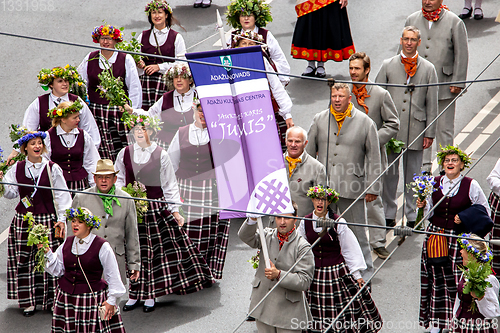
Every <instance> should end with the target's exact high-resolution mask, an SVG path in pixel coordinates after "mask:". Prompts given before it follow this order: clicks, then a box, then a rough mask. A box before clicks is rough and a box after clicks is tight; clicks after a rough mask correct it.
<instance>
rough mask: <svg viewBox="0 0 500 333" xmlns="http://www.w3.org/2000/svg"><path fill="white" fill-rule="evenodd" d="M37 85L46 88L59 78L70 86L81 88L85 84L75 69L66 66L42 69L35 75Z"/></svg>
mask: <svg viewBox="0 0 500 333" xmlns="http://www.w3.org/2000/svg"><path fill="white" fill-rule="evenodd" d="M37 78H38V83H40V84H41V85H42V86H48V85H49V84H51V83H52V82H53V81H54V79H55V78H61V79H63V80H66V81H68V82H69V84H70V85H73V84H75V83H76V84H78V86H82V85H84V84H85V82H83V79H82V77H81V76H80V74H79V73H78V71H77V70H76V67H74V66H71V65H69V64H68V65H66V66H64V67H54V68H52V69H49V68H42V69H41V70H40V72H39V73H38V75H37Z"/></svg>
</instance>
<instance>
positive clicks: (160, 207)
mask: <svg viewBox="0 0 500 333" xmlns="http://www.w3.org/2000/svg"><path fill="white" fill-rule="evenodd" d="M163 200H165V199H163ZM165 209H166V207H165V204H163V203H159V202H150V203H149V210H148V211H147V213H146V214H145V215H144V221H143V222H142V223H139V224H138V225H137V226H138V231H139V243H140V247H141V266H142V267H141V272H140V275H139V279H138V280H137V281H136V282H132V281H131V282H130V290H129V297H130V298H131V299H141V300H146V299H154V298H157V297H160V296H164V295H167V294H172V293H178V294H187V293H190V292H195V291H198V290H201V289H203V287H204V286H207V285H211V284H212V283H213V282H214V280H213V277H212V274H211V273H210V269H209V268H208V266H207V264H206V262H205V260H204V259H203V257H202V256H201V254H200V252H199V251H198V249H197V248H196V245H194V244H193V242H192V241H191V240H190V239H189V237H188V236H187V235H186V233H185V232H184V230H182V229H181V228H180V227H179V226H178V225H177V222H176V221H175V219H174V217H173V216H172V215H170V213H169V212H168V211H164V210H165ZM165 215H168V216H166V217H165Z"/></svg>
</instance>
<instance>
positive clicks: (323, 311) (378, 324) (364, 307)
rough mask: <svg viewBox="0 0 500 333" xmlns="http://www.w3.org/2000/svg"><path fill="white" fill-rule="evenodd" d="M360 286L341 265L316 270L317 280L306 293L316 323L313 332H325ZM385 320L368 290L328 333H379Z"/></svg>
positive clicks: (342, 264) (362, 293)
mask: <svg viewBox="0 0 500 333" xmlns="http://www.w3.org/2000/svg"><path fill="white" fill-rule="evenodd" d="M358 290H359V286H358V283H357V282H356V281H355V280H354V278H353V276H352V275H351V274H349V271H348V270H347V267H346V266H345V264H344V263H343V262H342V263H340V264H337V265H334V266H327V267H315V268H314V278H313V280H312V283H311V286H310V287H309V290H308V291H307V301H308V303H309V307H310V308H311V313H312V316H313V322H312V324H313V325H311V332H323V331H324V330H326V328H327V327H328V326H330V324H332V323H333V320H334V319H335V318H336V317H337V315H338V314H339V313H340V312H341V311H342V310H343V308H344V307H345V306H346V305H347V303H349V301H350V300H351V299H352V297H353V296H354V295H355V294H356V293H357V292H358ZM382 324H383V322H382V318H381V317H380V313H379V312H378V309H377V306H376V305H375V303H374V302H373V299H372V297H371V295H370V293H369V292H368V290H366V288H365V289H363V291H362V292H361V294H360V295H358V298H357V299H356V300H355V301H354V302H353V303H352V304H351V305H350V306H349V308H347V309H346V311H344V313H343V315H342V316H341V317H340V318H339V319H338V321H336V322H335V323H333V325H332V329H331V330H330V331H329V332H378V331H380V329H381V328H382Z"/></svg>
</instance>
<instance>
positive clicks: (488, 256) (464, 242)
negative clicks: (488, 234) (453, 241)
mask: <svg viewBox="0 0 500 333" xmlns="http://www.w3.org/2000/svg"><path fill="white" fill-rule="evenodd" d="M471 235H472V234H471V233H468V234H466V233H463V234H460V237H467V238H471ZM458 243H459V244H460V246H461V247H462V249H464V250H466V251H467V252H468V253H470V254H472V255H473V256H474V257H475V258H476V259H477V261H479V262H481V263H485V264H486V263H489V262H490V261H491V260H492V259H493V253H492V252H491V250H490V248H489V247H488V249H487V250H486V252H484V253H482V252H480V251H479V250H478V249H476V248H475V247H474V246H473V245H472V244H471V243H470V242H469V240H468V239H464V238H459V239H458Z"/></svg>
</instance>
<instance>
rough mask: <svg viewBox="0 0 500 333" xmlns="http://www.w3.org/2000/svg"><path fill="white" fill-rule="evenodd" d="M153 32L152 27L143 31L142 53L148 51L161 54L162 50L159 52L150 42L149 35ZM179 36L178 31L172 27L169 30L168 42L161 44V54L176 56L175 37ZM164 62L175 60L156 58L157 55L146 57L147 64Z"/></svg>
mask: <svg viewBox="0 0 500 333" xmlns="http://www.w3.org/2000/svg"><path fill="white" fill-rule="evenodd" d="M151 33H152V29H149V30H144V31H143V32H142V39H141V44H142V46H141V52H142V53H148V54H156V55H160V52H158V48H157V47H156V45H155V46H153V45H151V43H150V42H149V36H150V35H151ZM176 37H177V31H174V30H172V29H170V31H169V32H168V36H167V40H166V42H165V43H164V44H163V45H161V46H160V50H161V55H163V56H167V57H175V38H176ZM163 62H174V60H166V59H162V58H156V57H145V58H144V63H145V64H146V66H147V65H152V64H161V63H163Z"/></svg>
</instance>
